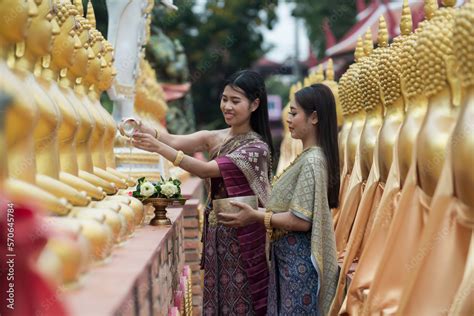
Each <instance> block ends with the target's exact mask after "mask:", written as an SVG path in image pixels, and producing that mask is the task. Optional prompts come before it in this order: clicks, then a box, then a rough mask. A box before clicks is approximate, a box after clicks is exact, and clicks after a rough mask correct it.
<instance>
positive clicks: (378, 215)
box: [340, 147, 401, 315]
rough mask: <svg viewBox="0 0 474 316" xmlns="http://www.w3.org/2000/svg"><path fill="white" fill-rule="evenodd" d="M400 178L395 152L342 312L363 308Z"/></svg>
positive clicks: (351, 311) (383, 244) (354, 313)
mask: <svg viewBox="0 0 474 316" xmlns="http://www.w3.org/2000/svg"><path fill="white" fill-rule="evenodd" d="M395 148H396V147H395ZM400 182H401V180H400V171H399V164H398V156H397V155H394V157H393V162H392V166H391V168H390V171H389V174H388V177H387V183H386V184H385V187H384V190H383V194H382V197H381V198H380V203H379V205H378V207H376V209H375V210H374V212H373V218H374V219H373V224H372V225H370V223H369V225H370V226H369V225H368V226H367V227H368V229H370V230H371V232H370V234H369V235H368V236H364V239H363V241H362V247H363V252H362V253H361V256H360V258H359V262H358V265H357V269H356V271H355V274H354V276H353V278H352V281H351V284H350V286H349V289H348V291H347V296H346V302H345V303H344V304H343V306H342V308H341V310H340V314H350V315H360V312H361V311H362V306H363V303H364V301H365V298H366V295H367V294H368V289H369V288H370V284H371V283H372V280H373V278H374V275H375V269H376V267H377V266H378V264H379V262H380V259H381V256H382V251H383V249H384V247H385V242H386V239H387V233H388V229H389V227H390V224H391V221H392V218H393V215H394V213H395V211H396V209H397V206H398V203H399V199H400V195H401V190H400ZM369 221H370V218H369ZM365 238H366V239H367V241H366V242H365V241H364V240H365Z"/></svg>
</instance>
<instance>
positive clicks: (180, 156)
mask: <svg viewBox="0 0 474 316" xmlns="http://www.w3.org/2000/svg"><path fill="white" fill-rule="evenodd" d="M183 159H184V153H183V152H182V151H181V150H178V152H177V153H176V159H175V160H174V162H173V166H176V167H178V166H179V164H180V163H181V161H182V160H183Z"/></svg>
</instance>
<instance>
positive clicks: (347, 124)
mask: <svg viewBox="0 0 474 316" xmlns="http://www.w3.org/2000/svg"><path fill="white" fill-rule="evenodd" d="M346 79H347V76H342V77H341V78H340V79H339V87H338V94H339V99H340V103H341V109H342V116H343V117H344V123H343V124H342V127H341V129H340V131H339V135H338V148H339V157H340V159H339V163H340V166H339V167H340V170H341V175H342V170H343V169H344V165H345V152H346V151H345V149H346V143H347V135H349V131H350V130H351V126H352V116H351V115H350V113H349V108H350V104H349V103H348V102H347V97H346V96H347V93H345V91H344V90H343V89H342V87H343V82H344V81H345V80H346ZM342 179H343V178H342V177H341V180H342ZM341 185H342V181H341ZM339 192H341V190H340V191H339ZM339 200H341V199H340V198H339Z"/></svg>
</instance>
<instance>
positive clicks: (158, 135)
mask: <svg viewBox="0 0 474 316" xmlns="http://www.w3.org/2000/svg"><path fill="white" fill-rule="evenodd" d="M154 130H155V139H157V140H158V139H160V133H158V130H157V129H156V128H155V129H154Z"/></svg>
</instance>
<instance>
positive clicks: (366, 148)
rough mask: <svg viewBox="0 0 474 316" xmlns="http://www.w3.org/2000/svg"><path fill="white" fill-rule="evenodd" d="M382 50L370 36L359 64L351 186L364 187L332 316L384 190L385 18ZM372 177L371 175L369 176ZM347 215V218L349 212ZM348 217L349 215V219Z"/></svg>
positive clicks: (344, 245)
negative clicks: (379, 152) (379, 145)
mask: <svg viewBox="0 0 474 316" xmlns="http://www.w3.org/2000/svg"><path fill="white" fill-rule="evenodd" d="M378 43H379V47H378V48H377V49H376V50H375V51H374V52H372V36H371V34H370V32H369V33H368V34H367V36H366V43H365V53H366V54H367V57H365V58H364V59H363V60H362V61H361V62H360V77H359V78H360V80H359V82H360V86H361V90H362V97H363V106H364V109H365V112H366V119H365V122H364V126H363V129H362V133H361V139H360V144H359V157H360V158H359V169H360V171H359V172H353V175H354V177H355V176H356V175H357V174H358V175H359V178H358V179H356V178H354V177H352V176H351V183H355V181H356V180H357V181H356V182H357V183H359V188H360V186H363V193H362V194H361V196H360V203H359V204H358V205H357V199H355V198H354V199H353V201H354V204H353V205H351V207H354V208H355V209H356V212H355V214H354V215H353V216H354V218H353V225H352V228H351V231H350V235H348V236H347V237H346V238H347V242H345V241H344V240H342V241H340V260H341V261H342V267H341V272H340V275H339V280H338V288H337V291H336V297H335V299H334V301H333V304H332V306H331V315H336V314H338V312H339V310H340V307H341V305H342V302H343V296H344V289H345V288H346V279H347V274H348V273H349V269H350V267H351V265H352V263H353V262H354V261H355V262H357V258H358V256H359V255H360V253H361V252H362V246H361V244H362V237H363V236H364V231H365V230H366V229H367V222H368V221H369V218H370V217H371V215H372V213H374V212H373V210H374V208H376V206H377V205H378V201H379V199H380V196H381V194H382V191H383V189H382V187H381V186H380V185H379V173H378V168H377V165H376V164H373V161H372V157H373V156H374V147H375V146H376V140H377V135H378V132H379V129H380V127H381V125H382V120H383V106H382V95H381V91H380V88H379V85H378V79H379V78H378V72H377V70H378V69H377V67H378V63H379V58H380V55H381V54H380V53H381V51H382V50H384V49H386V47H387V46H388V31H387V27H386V24H385V20H384V19H383V17H382V18H381V20H380V24H379V35H378ZM369 173H370V175H369ZM350 187H352V188H353V189H352V191H354V188H355V191H356V192H357V191H360V189H358V188H357V187H356V186H354V184H352V185H350ZM346 214H348V213H347V212H346ZM346 216H347V215H346Z"/></svg>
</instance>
